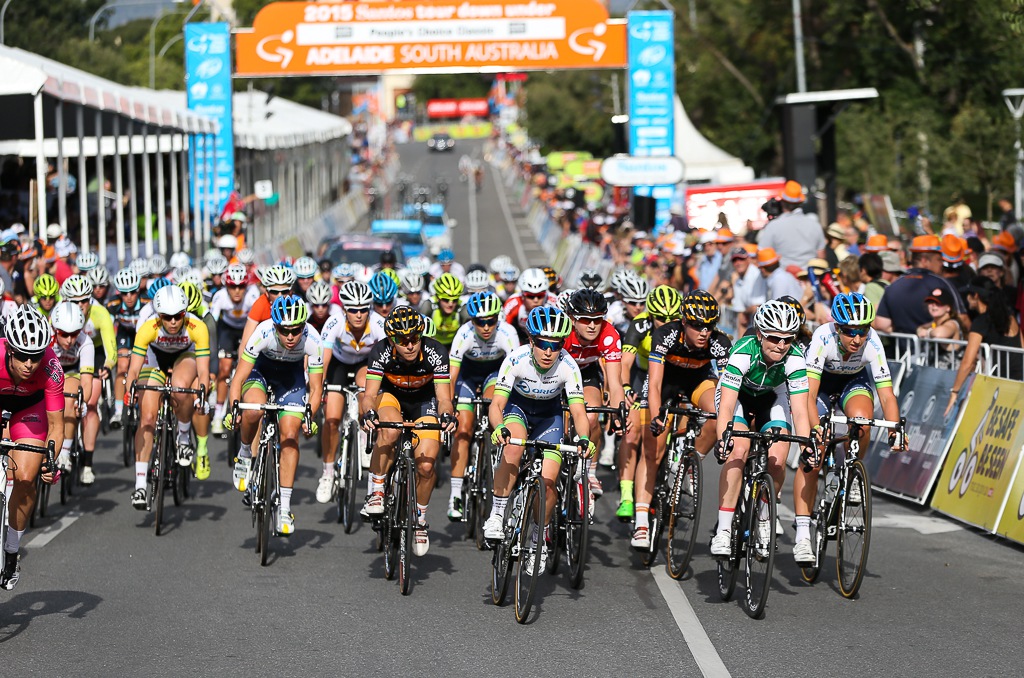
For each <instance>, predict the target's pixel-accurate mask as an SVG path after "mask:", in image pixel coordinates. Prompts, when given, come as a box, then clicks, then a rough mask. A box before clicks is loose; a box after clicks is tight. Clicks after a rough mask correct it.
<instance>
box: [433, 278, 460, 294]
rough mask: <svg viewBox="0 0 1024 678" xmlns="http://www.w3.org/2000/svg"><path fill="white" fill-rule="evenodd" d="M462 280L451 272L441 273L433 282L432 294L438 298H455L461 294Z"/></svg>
mask: <svg viewBox="0 0 1024 678" xmlns="http://www.w3.org/2000/svg"><path fill="white" fill-rule="evenodd" d="M462 290H463V287H462V281H461V280H459V279H458V278H457V277H456V276H454V275H452V274H451V273H442V274H441V277H440V278H438V279H437V281H436V282H435V283H434V296H436V297H437V298H438V299H451V300H457V299H458V298H459V297H461V296H462Z"/></svg>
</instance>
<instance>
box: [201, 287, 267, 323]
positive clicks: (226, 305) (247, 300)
mask: <svg viewBox="0 0 1024 678" xmlns="http://www.w3.org/2000/svg"><path fill="white" fill-rule="evenodd" d="M259 298H260V291H259V289H257V288H256V287H255V286H250V287H249V288H248V289H247V290H246V291H245V295H243V296H242V300H241V301H240V302H238V303H237V304H236V303H235V302H233V301H232V300H231V297H230V296H229V295H228V291H227V289H226V288H221V289H219V290H217V292H216V293H215V294H214V295H213V299H211V300H210V313H212V314H213V317H214V318H216V319H217V322H218V323H223V324H224V325H227V326H228V327H232V328H234V329H239V330H241V329H244V328H245V322H246V320H248V315H249V312H250V311H251V310H252V307H253V305H254V304H255V303H256V300H257V299H259ZM267 317H268V318H269V317H270V316H269V315H268V316H267Z"/></svg>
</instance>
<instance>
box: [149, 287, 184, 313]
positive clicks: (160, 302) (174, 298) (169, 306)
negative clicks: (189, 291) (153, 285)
mask: <svg viewBox="0 0 1024 678" xmlns="http://www.w3.org/2000/svg"><path fill="white" fill-rule="evenodd" d="M187 308H188V296H187V295H186V294H185V290H183V289H181V288H180V287H178V286H177V285H164V286H163V287H162V288H160V291H159V292H157V293H156V296H154V297H153V310H154V311H156V312H157V313H158V314H159V315H178V314H179V313H182V312H184V311H185V309H187Z"/></svg>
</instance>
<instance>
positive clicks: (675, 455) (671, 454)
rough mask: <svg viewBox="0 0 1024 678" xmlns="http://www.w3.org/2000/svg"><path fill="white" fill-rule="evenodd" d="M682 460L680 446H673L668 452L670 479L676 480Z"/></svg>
mask: <svg viewBox="0 0 1024 678" xmlns="http://www.w3.org/2000/svg"><path fill="white" fill-rule="evenodd" d="M680 459H682V454H681V453H680V449H679V445H673V446H672V449H670V450H669V451H668V474H669V478H675V477H676V472H677V471H679V460H680Z"/></svg>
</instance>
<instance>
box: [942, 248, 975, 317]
mask: <svg viewBox="0 0 1024 678" xmlns="http://www.w3.org/2000/svg"><path fill="white" fill-rule="evenodd" d="M941 247H942V277H943V278H945V279H946V280H948V281H949V282H950V283H951V284H952V285H953V289H956V290H961V289H963V288H965V287H967V286H968V285H970V284H971V281H972V280H974V278H975V273H974V269H972V268H971V267H970V266H968V265H967V263H966V262H967V259H966V254H967V241H966V240H964V239H963V238H960V237H957V236H955V235H953V234H952V233H947V234H946V235H944V236H942V245H941ZM960 298H961V300H962V301H964V302H965V303H966V300H964V299H963V296H961V297H960Z"/></svg>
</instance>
